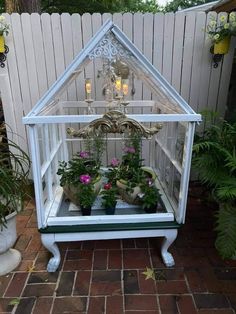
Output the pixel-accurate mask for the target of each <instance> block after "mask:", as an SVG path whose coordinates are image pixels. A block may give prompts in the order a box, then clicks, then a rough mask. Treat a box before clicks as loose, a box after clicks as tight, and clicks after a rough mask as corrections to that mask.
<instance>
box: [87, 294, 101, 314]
mask: <svg viewBox="0 0 236 314" xmlns="http://www.w3.org/2000/svg"><path fill="white" fill-rule="evenodd" d="M104 310H105V298H104V297H91V298H89V307H88V312H87V314H103V313H104Z"/></svg>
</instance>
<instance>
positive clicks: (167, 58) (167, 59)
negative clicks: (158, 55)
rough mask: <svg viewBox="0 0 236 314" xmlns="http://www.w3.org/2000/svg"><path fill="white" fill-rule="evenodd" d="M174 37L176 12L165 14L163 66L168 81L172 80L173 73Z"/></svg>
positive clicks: (163, 72)
mask: <svg viewBox="0 0 236 314" xmlns="http://www.w3.org/2000/svg"><path fill="white" fill-rule="evenodd" d="M173 39H174V13H167V14H165V26H164V47H163V61H162V64H163V68H162V74H163V75H164V77H165V78H166V80H167V81H168V82H171V75H172V73H171V72H172V71H171V70H172V51H173Z"/></svg>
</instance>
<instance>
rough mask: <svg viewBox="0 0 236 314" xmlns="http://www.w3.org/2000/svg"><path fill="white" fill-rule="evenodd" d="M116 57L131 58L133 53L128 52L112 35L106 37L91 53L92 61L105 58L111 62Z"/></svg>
mask: <svg viewBox="0 0 236 314" xmlns="http://www.w3.org/2000/svg"><path fill="white" fill-rule="evenodd" d="M116 56H119V57H125V58H129V57H130V56H131V53H130V52H129V51H127V50H126V49H125V48H124V47H123V46H122V44H120V43H119V42H118V41H117V39H116V38H115V37H114V36H113V35H112V34H111V33H108V34H107V35H105V36H104V38H103V39H102V40H101V41H100V42H99V43H98V44H97V46H96V47H95V48H94V49H93V51H91V52H90V53H89V59H90V60H93V59H95V58H98V57H105V58H106V59H108V60H110V61H111V60H113V59H114V57H116Z"/></svg>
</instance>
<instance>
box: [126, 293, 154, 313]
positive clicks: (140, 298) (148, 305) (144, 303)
mask: <svg viewBox="0 0 236 314" xmlns="http://www.w3.org/2000/svg"><path fill="white" fill-rule="evenodd" d="M157 309H158V305H157V298H156V296H155V295H126V296H125V310H126V311H129V310H157Z"/></svg>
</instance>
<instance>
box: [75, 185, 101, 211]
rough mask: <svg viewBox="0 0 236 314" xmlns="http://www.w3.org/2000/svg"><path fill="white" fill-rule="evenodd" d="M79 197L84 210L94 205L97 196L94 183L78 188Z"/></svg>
mask: <svg viewBox="0 0 236 314" xmlns="http://www.w3.org/2000/svg"><path fill="white" fill-rule="evenodd" d="M78 196H79V200H80V205H81V206H83V207H84V208H89V207H91V206H92V205H93V203H94V201H95V199H96V196H97V194H96V193H95V191H94V187H93V183H92V182H91V183H89V184H82V183H80V185H79V188H78Z"/></svg>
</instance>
